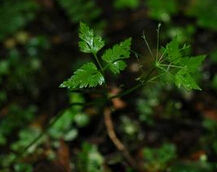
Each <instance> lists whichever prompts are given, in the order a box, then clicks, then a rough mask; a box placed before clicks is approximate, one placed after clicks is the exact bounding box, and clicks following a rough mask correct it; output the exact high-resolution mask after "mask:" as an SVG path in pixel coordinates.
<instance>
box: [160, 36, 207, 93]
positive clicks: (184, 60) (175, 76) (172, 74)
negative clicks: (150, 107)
mask: <svg viewBox="0 0 217 172" xmlns="http://www.w3.org/2000/svg"><path fill="white" fill-rule="evenodd" d="M186 48H188V46H186V45H184V46H183V47H182V48H180V45H179V42H178V41H177V39H174V40H172V41H171V42H170V43H168V44H167V45H166V48H164V54H165V57H164V60H162V61H163V63H164V64H163V63H161V61H160V63H161V64H160V65H159V68H160V69H161V71H162V72H163V74H162V76H163V77H164V78H163V79H164V80H165V79H166V81H168V82H173V83H175V85H176V86H177V87H183V88H185V89H186V90H192V89H195V90H201V89H200V87H199V86H198V85H197V82H196V74H197V73H198V69H199V68H200V66H201V64H202V62H203V61H204V59H205V57H206V56H203V55H201V56H196V57H185V55H184V53H183V50H185V49H186Z"/></svg>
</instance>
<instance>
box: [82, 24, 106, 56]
mask: <svg viewBox="0 0 217 172" xmlns="http://www.w3.org/2000/svg"><path fill="white" fill-rule="evenodd" d="M79 38H80V39H81V41H79V47H80V50H81V51H82V52H84V53H93V54H96V53H97V52H98V51H99V50H100V49H102V48H103V47H104V45H105V43H104V41H103V40H102V37H101V36H98V35H95V33H94V31H93V30H92V29H90V28H89V27H88V26H87V25H86V24H84V23H80V33H79Z"/></svg>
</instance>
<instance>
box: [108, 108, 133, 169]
mask: <svg viewBox="0 0 217 172" xmlns="http://www.w3.org/2000/svg"><path fill="white" fill-rule="evenodd" d="M104 121H105V126H106V129H107V132H108V136H109V138H110V139H111V141H112V142H113V143H114V145H115V147H116V148H117V149H118V150H119V151H120V152H122V154H123V156H124V158H126V160H127V162H128V163H129V164H130V166H132V167H133V168H135V169H136V168H137V165H136V162H135V161H134V159H133V158H132V157H131V155H130V153H129V151H128V150H127V148H126V147H125V146H124V144H123V143H122V142H121V141H120V140H119V139H118V137H117V135H116V133H115V130H114V126H113V122H112V118H111V109H109V108H106V109H105V111H104Z"/></svg>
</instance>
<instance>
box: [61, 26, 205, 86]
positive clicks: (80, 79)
mask: <svg viewBox="0 0 217 172" xmlns="http://www.w3.org/2000/svg"><path fill="white" fill-rule="evenodd" d="M159 30H160V25H159V27H158V35H159ZM79 37H80V39H81V40H80V42H79V47H80V50H81V51H82V52H84V53H90V54H92V55H93V57H94V59H95V61H96V64H95V63H93V62H88V63H86V64H84V65H82V66H81V67H80V68H79V69H77V70H76V71H75V72H74V74H73V75H72V77H71V78H69V79H68V80H67V81H64V82H63V83H62V84H61V86H60V87H66V88H69V89H77V88H87V87H96V86H100V85H105V84H107V83H106V79H105V75H104V74H105V72H106V71H109V72H111V73H113V74H114V75H118V74H119V73H120V72H121V71H123V70H124V69H125V68H126V67H127V65H126V62H125V60H126V59H128V58H129V57H130V50H131V48H130V47H131V41H132V39H131V38H128V39H126V40H125V41H122V42H121V43H119V44H116V45H114V46H113V48H111V49H108V50H106V51H105V52H104V54H103V55H102V56H101V59H99V58H98V54H97V53H98V52H99V51H100V50H101V49H102V48H103V47H104V45H105V43H104V41H103V39H102V37H100V36H98V35H96V34H95V33H94V31H93V30H92V29H90V28H89V27H88V26H87V25H86V24H84V23H81V24H80V33H79ZM143 39H144V40H145V42H146V44H147V46H148V49H149V50H150V53H151V55H152V57H153V58H154V63H153V68H152V69H151V70H150V73H148V76H147V75H145V74H142V75H141V77H139V78H138V79H137V80H138V81H139V82H140V84H144V83H145V82H147V81H153V80H155V79H156V78H160V79H161V80H162V81H166V82H169V83H174V84H175V85H176V86H177V87H179V88H180V87H183V88H185V89H186V90H192V89H195V90H201V89H200V87H199V86H198V85H197V82H196V77H195V74H196V73H197V71H198V69H199V67H200V66H201V63H202V62H203V60H204V59H205V56H196V57H189V55H187V54H185V50H186V49H187V48H188V47H189V46H186V45H184V46H182V47H181V46H180V43H179V41H177V39H174V40H172V41H171V42H170V43H168V44H167V45H166V47H165V48H162V51H161V52H159V51H158V49H159V48H158V47H159V44H157V46H158V47H157V54H156V56H154V55H153V53H152V52H151V49H150V47H149V45H148V43H147V40H146V37H145V35H143ZM101 61H103V62H104V63H103V64H104V65H102V62H101ZM155 70H157V71H158V74H157V75H155V76H154V77H151V78H150V76H151V75H152V74H153V72H154V71H155Z"/></svg>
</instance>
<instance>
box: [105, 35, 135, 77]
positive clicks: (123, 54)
mask: <svg viewBox="0 0 217 172" xmlns="http://www.w3.org/2000/svg"><path fill="white" fill-rule="evenodd" d="M130 46H131V38H129V39H126V40H125V41H123V42H121V43H120V44H116V45H114V46H113V48H112V49H108V50H106V52H105V53H104V54H103V56H102V59H103V60H104V61H105V62H106V63H108V64H107V65H108V68H109V69H110V70H111V71H112V72H113V73H114V74H119V73H120V71H122V70H124V69H125V68H126V66H127V65H126V63H125V62H124V61H123V60H124V59H127V58H129V57H130Z"/></svg>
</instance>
